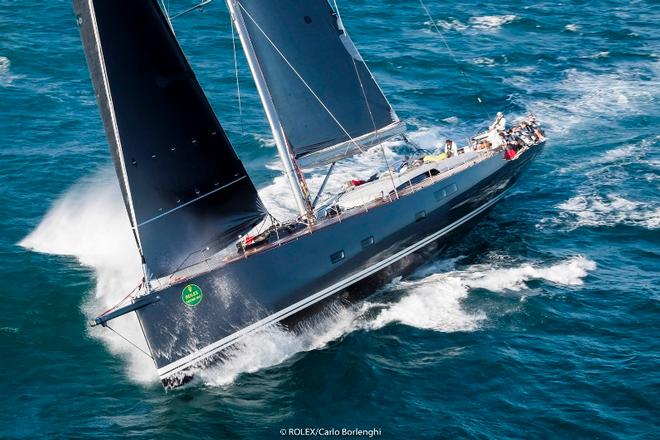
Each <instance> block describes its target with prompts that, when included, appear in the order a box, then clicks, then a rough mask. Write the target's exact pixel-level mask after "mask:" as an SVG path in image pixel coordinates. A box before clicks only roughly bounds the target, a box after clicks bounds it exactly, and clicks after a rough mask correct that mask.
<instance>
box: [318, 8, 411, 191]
mask: <svg viewBox="0 0 660 440" xmlns="http://www.w3.org/2000/svg"><path fill="white" fill-rule="evenodd" d="M333 3H334V4H335V12H336V13H337V18H338V19H339V23H340V24H341V29H342V31H343V32H344V34H345V35H346V37H347V38H349V39H350V37H349V36H348V34H347V33H346V28H345V27H344V22H343V20H342V19H341V14H340V13H339V6H338V5H337V0H333ZM349 56H350V57H351V61H352V62H353V68H354V69H355V76H357V79H358V82H359V83H360V89H361V90H362V96H364V103H365V104H366V106H367V110H368V111H369V117H370V118H371V123H372V124H373V127H374V131H375V132H376V135H378V128H377V127H376V121H375V120H374V115H373V113H372V112H371V106H370V105H369V100H368V99H367V92H366V91H365V90H364V85H363V84H362V78H360V72H359V71H358V68H357V64H356V63H355V59H354V58H353V56H351V54H350V53H349ZM358 148H359V147H358ZM360 151H363V150H362V149H361V148H360ZM380 151H381V153H382V154H383V159H384V160H385V166H386V167H387V171H388V172H389V175H390V181H391V182H392V189H393V190H394V193H395V194H396V197H397V198H399V192H398V191H397V190H396V184H395V183H394V176H393V175H392V169H391V168H390V164H389V162H388V160H387V156H386V155H385V147H383V143H382V142H381V144H380ZM346 152H348V147H347V148H346ZM333 165H334V164H333ZM319 195H320V194H319Z"/></svg>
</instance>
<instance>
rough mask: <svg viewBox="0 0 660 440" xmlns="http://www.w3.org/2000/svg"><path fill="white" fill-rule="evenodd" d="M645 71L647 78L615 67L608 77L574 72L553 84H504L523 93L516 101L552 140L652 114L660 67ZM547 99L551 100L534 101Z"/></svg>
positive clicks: (516, 80) (517, 80)
mask: <svg viewBox="0 0 660 440" xmlns="http://www.w3.org/2000/svg"><path fill="white" fill-rule="evenodd" d="M644 68H645V69H648V76H649V78H646V79H642V78H643V77H640V69H639V67H638V66H637V65H625V66H620V67H618V68H617V69H616V70H615V71H613V72H609V73H592V72H585V71H581V70H578V69H568V70H566V71H564V79H563V80H561V81H559V82H557V83H547V82H541V83H539V82H536V81H533V79H532V78H530V77H529V76H527V75H525V76H511V77H508V78H506V79H505V82H507V83H508V84H510V85H512V86H514V87H516V88H519V89H523V90H526V94H525V96H524V97H521V98H518V99H519V100H522V101H525V100H528V101H526V102H521V104H522V105H523V106H524V107H525V108H527V109H528V111H530V112H533V113H535V114H537V115H539V118H540V119H541V122H542V124H543V125H544V127H547V131H548V132H549V133H550V134H551V136H550V137H553V138H555V139H557V138H561V137H562V136H565V135H567V134H569V133H570V132H571V131H572V130H573V129H574V128H576V127H579V126H581V125H588V126H589V127H590V128H592V129H593V128H594V127H595V126H605V127H606V129H608V130H609V129H610V128H611V124H612V122H613V121H616V120H618V119H619V118H620V117H621V115H622V114H626V115H628V116H630V115H640V114H646V113H647V112H648V111H653V110H654V107H653V106H654V103H655V102H657V100H658V99H660V88H659V87H657V83H658V72H660V63H658V62H655V63H653V64H652V65H651V66H648V65H645V67H644ZM539 95H549V96H551V98H547V99H535V98H534V96H539Z"/></svg>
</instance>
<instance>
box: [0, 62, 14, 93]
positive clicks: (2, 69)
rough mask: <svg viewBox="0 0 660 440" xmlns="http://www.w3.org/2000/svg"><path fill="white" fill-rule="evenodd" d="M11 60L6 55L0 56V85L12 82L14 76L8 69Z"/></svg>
mask: <svg viewBox="0 0 660 440" xmlns="http://www.w3.org/2000/svg"><path fill="white" fill-rule="evenodd" d="M10 67H11V61H10V60H9V58H7V57H3V56H0V86H6V85H9V84H11V83H12V82H13V80H14V77H13V76H12V74H11V71H10Z"/></svg>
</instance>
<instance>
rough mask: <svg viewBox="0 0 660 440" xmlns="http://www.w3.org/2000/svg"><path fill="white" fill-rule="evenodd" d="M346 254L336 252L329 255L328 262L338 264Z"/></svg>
mask: <svg viewBox="0 0 660 440" xmlns="http://www.w3.org/2000/svg"><path fill="white" fill-rule="evenodd" d="M345 256H346V254H344V251H343V250H342V251H337V252H335V253H334V254H332V255H330V261H331V262H332V264H335V263H339V262H340V261H341V260H343V259H344V257H345Z"/></svg>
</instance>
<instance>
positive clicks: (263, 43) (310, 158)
mask: <svg viewBox="0 0 660 440" xmlns="http://www.w3.org/2000/svg"><path fill="white" fill-rule="evenodd" d="M228 1H229V2H230V3H231V4H233V5H237V7H234V8H233V9H234V10H235V13H236V14H240V15H241V18H242V21H241V22H242V25H243V26H244V31H245V33H247V34H248V37H249V40H250V43H251V44H250V46H249V47H245V46H244V50H246V51H252V52H253V53H252V54H251V55H253V56H254V57H256V59H257V60H258V62H259V68H260V70H261V74H262V76H263V81H264V83H265V86H266V87H267V89H268V94H269V96H270V99H271V100H272V103H273V105H274V107H275V110H276V111H277V116H278V119H279V121H280V123H281V128H282V131H283V132H284V135H285V138H286V142H287V145H288V146H289V147H290V149H291V152H292V154H293V156H294V158H295V159H296V160H297V161H298V163H299V164H300V165H301V166H305V167H307V166H315V165H321V164H323V163H327V162H331V161H334V160H337V159H340V158H342V157H346V156H350V155H352V154H355V153H356V152H359V151H362V150H363V148H365V147H366V148H368V147H369V146H370V145H371V144H370V143H369V142H367V143H362V140H373V139H376V138H378V139H385V138H386V137H387V136H386V135H387V133H390V132H391V128H392V127H393V126H395V125H398V124H399V123H400V121H399V118H398V117H397V115H396V113H395V112H394V110H393V109H392V107H391V106H390V104H389V102H388V101H387V99H386V97H385V95H384V94H383V93H382V91H381V90H380V88H379V87H378V84H377V83H376V82H375V80H374V79H373V76H372V75H371V72H370V71H369V69H368V68H367V66H366V64H365V63H364V61H363V59H362V57H361V56H360V54H359V52H358V50H357V48H356V47H355V45H354V44H353V42H352V40H351V39H350V37H349V36H348V34H347V33H346V32H345V30H344V26H343V24H342V22H341V18H340V17H339V16H338V14H337V13H336V12H335V11H334V10H333V9H332V7H331V6H330V4H329V3H328V2H327V0H287V1H286V2H273V1H272V0H228ZM253 74H254V72H253ZM255 79H257V78H255ZM262 101H263V98H262ZM264 105H266V103H264ZM401 125H402V124H401ZM399 128H400V127H399ZM326 150H327V151H326Z"/></svg>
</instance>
